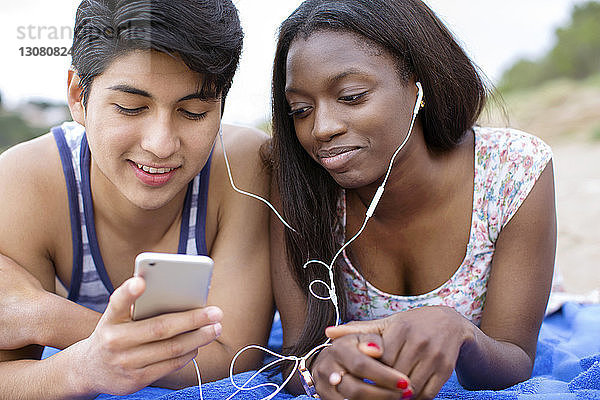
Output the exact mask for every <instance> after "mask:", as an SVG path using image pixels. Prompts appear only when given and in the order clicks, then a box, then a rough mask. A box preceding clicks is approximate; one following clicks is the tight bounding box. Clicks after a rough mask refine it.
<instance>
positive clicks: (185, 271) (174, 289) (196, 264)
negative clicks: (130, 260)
mask: <svg viewBox="0 0 600 400" xmlns="http://www.w3.org/2000/svg"><path fill="white" fill-rule="evenodd" d="M213 265H214V262H213V260H212V259H211V258H210V257H207V256H193V255H187V254H167V253H141V254H139V255H138V256H137V257H136V258H135V271H134V276H141V277H142V278H144V280H145V281H146V290H145V291H144V293H142V295H141V296H140V297H139V298H138V299H137V300H136V301H135V304H134V305H133V308H132V311H131V318H132V319H134V320H140V319H144V318H149V317H153V316H156V315H159V314H165V313H171V312H179V311H187V310H191V309H193V308H199V307H204V306H206V298H207V297H208V290H209V288H210V278H211V275H212V270H213Z"/></svg>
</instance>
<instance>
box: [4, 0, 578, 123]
mask: <svg viewBox="0 0 600 400" xmlns="http://www.w3.org/2000/svg"><path fill="white" fill-rule="evenodd" d="M583 1H584V0H502V1H500V0H426V3H427V4H429V5H430V7H431V8H432V9H433V10H434V11H435V12H436V13H437V14H438V16H439V17H441V18H442V20H443V21H444V22H445V23H446V24H447V25H448V27H449V28H450V29H451V30H452V31H453V32H454V34H455V36H456V37H457V38H458V40H459V42H460V43H461V44H462V45H463V47H464V48H465V49H466V50H467V52H468V53H469V55H470V56H471V57H472V58H473V60H474V61H475V62H476V63H477V64H478V65H479V66H480V67H481V68H482V69H483V71H484V72H485V73H486V74H487V75H488V77H489V78H490V79H491V80H492V81H497V80H498V79H499V78H500V76H501V74H502V72H503V71H504V70H505V69H506V68H507V67H509V66H510V65H511V64H512V63H513V62H514V61H515V60H517V59H518V58H520V57H531V58H535V57H537V56H539V55H540V54H543V53H544V52H545V51H546V50H547V49H549V48H550V47H551V46H552V45H553V38H554V30H555V29H556V27H558V26H560V25H562V24H564V23H565V22H566V21H567V20H568V17H569V13H570V10H571V8H572V6H573V5H574V4H576V3H581V2H583ZM300 2H301V1H300V0H234V3H235V4H236V5H237V7H238V9H239V11H240V17H241V19H242V24H243V27H244V32H245V42H244V53H243V55H242V60H241V64H240V68H239V70H238V73H237V74H236V77H235V79H234V84H233V87H232V89H231V91H230V94H229V96H228V99H227V109H226V112H225V115H224V118H223V119H224V120H225V121H226V122H234V123H239V124H245V125H255V124H258V123H260V122H261V121H264V120H266V119H268V116H269V110H270V79H271V65H272V61H273V54H274V48H275V38H276V30H277V27H278V25H279V23H280V22H281V21H282V20H283V19H285V17H286V16H287V15H289V14H290V13H291V12H292V11H293V10H294V9H295V8H296V7H297V6H298V5H299V4H300ZM78 4H79V0H51V1H49V0H19V1H3V2H2V5H0V54H1V60H2V61H1V62H0V93H2V99H3V101H4V102H5V103H6V104H7V105H8V106H9V107H11V106H15V105H16V104H18V103H19V102H21V101H24V100H25V99H29V98H32V97H35V98H49V99H53V100H58V101H64V99H65V92H66V83H65V82H66V70H67V68H68V66H69V64H70V57H48V56H46V57H42V56H38V57H25V56H21V54H20V50H19V49H20V48H21V47H27V46H30V47H34V46H38V47H40V46H53V47H66V48H68V47H69V46H70V44H71V43H70V42H71V38H70V32H71V27H72V25H73V21H74V19H75V9H76V7H77V5H78ZM30 26H31V28H29V27H30ZM40 36H41V38H40ZM57 37H58V38H57Z"/></svg>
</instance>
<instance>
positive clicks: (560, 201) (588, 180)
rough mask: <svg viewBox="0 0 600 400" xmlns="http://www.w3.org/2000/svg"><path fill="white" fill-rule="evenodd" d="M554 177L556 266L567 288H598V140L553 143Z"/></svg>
mask: <svg viewBox="0 0 600 400" xmlns="http://www.w3.org/2000/svg"><path fill="white" fill-rule="evenodd" d="M551 145H552V149H553V151H554V170H555V179H556V199H557V214H558V247H557V256H556V267H557V268H558V271H560V274H561V275H562V277H563V284H564V287H565V289H566V290H568V291H569V292H575V293H585V292H589V291H591V290H594V289H600V142H597V141H596V142H589V141H579V140H577V141H575V142H571V143H569V142H567V141H564V142H561V143H554V144H552V143H551Z"/></svg>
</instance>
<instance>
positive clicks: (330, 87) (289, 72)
mask: <svg viewBox="0 0 600 400" xmlns="http://www.w3.org/2000/svg"><path fill="white" fill-rule="evenodd" d="M416 94H417V91H416V87H415V85H414V82H412V81H410V82H404V81H402V79H401V78H400V75H399V72H398V67H397V63H396V62H395V60H394V59H393V58H392V57H391V56H390V55H389V54H388V52H387V51H385V50H383V49H382V48H381V47H379V46H377V45H375V44H372V43H371V42H368V41H365V40H364V39H363V38H362V37H361V36H358V35H355V34H352V33H347V32H336V31H318V32H316V33H313V34H311V35H310V36H309V37H308V38H306V39H304V38H301V37H300V38H296V39H295V40H294V41H293V42H292V44H291V46H290V49H289V52H288V57H287V68H286V92H285V95H286V99H287V101H288V104H289V106H290V112H291V115H292V118H293V120H294V126H295V129H296V135H297V137H298V140H299V141H300V143H301V145H302V147H304V149H305V150H306V151H307V152H308V154H310V156H311V157H312V158H313V159H314V160H315V161H316V162H317V163H319V164H320V165H321V166H323V168H325V169H326V170H327V171H328V172H329V173H330V174H331V176H332V177H333V178H334V179H335V181H336V182H337V183H338V184H339V185H340V186H342V187H344V188H347V189H355V188H359V187H362V186H365V185H369V184H371V183H374V182H377V181H379V180H380V179H382V178H383V175H384V174H385V172H386V170H387V167H388V164H389V162H390V160H391V157H392V154H393V153H394V151H395V150H396V148H397V147H398V146H399V145H400V143H402V141H403V140H404V138H405V137H406V134H407V131H408V127H409V125H410V121H411V118H412V110H413V108H414V104H415V101H416Z"/></svg>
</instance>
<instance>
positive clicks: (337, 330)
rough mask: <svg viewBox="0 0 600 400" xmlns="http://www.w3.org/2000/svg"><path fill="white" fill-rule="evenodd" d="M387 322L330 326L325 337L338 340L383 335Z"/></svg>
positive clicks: (377, 321)
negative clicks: (367, 335)
mask: <svg viewBox="0 0 600 400" xmlns="http://www.w3.org/2000/svg"><path fill="white" fill-rule="evenodd" d="M384 324H385V321H384V320H382V319H375V320H372V321H352V322H348V323H347V324H344V325H337V326H330V327H328V328H327V329H325V335H327V337H328V338H330V339H337V338H339V337H342V336H346V335H351V334H361V333H374V334H378V335H381V333H382V332H383V331H384Z"/></svg>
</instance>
